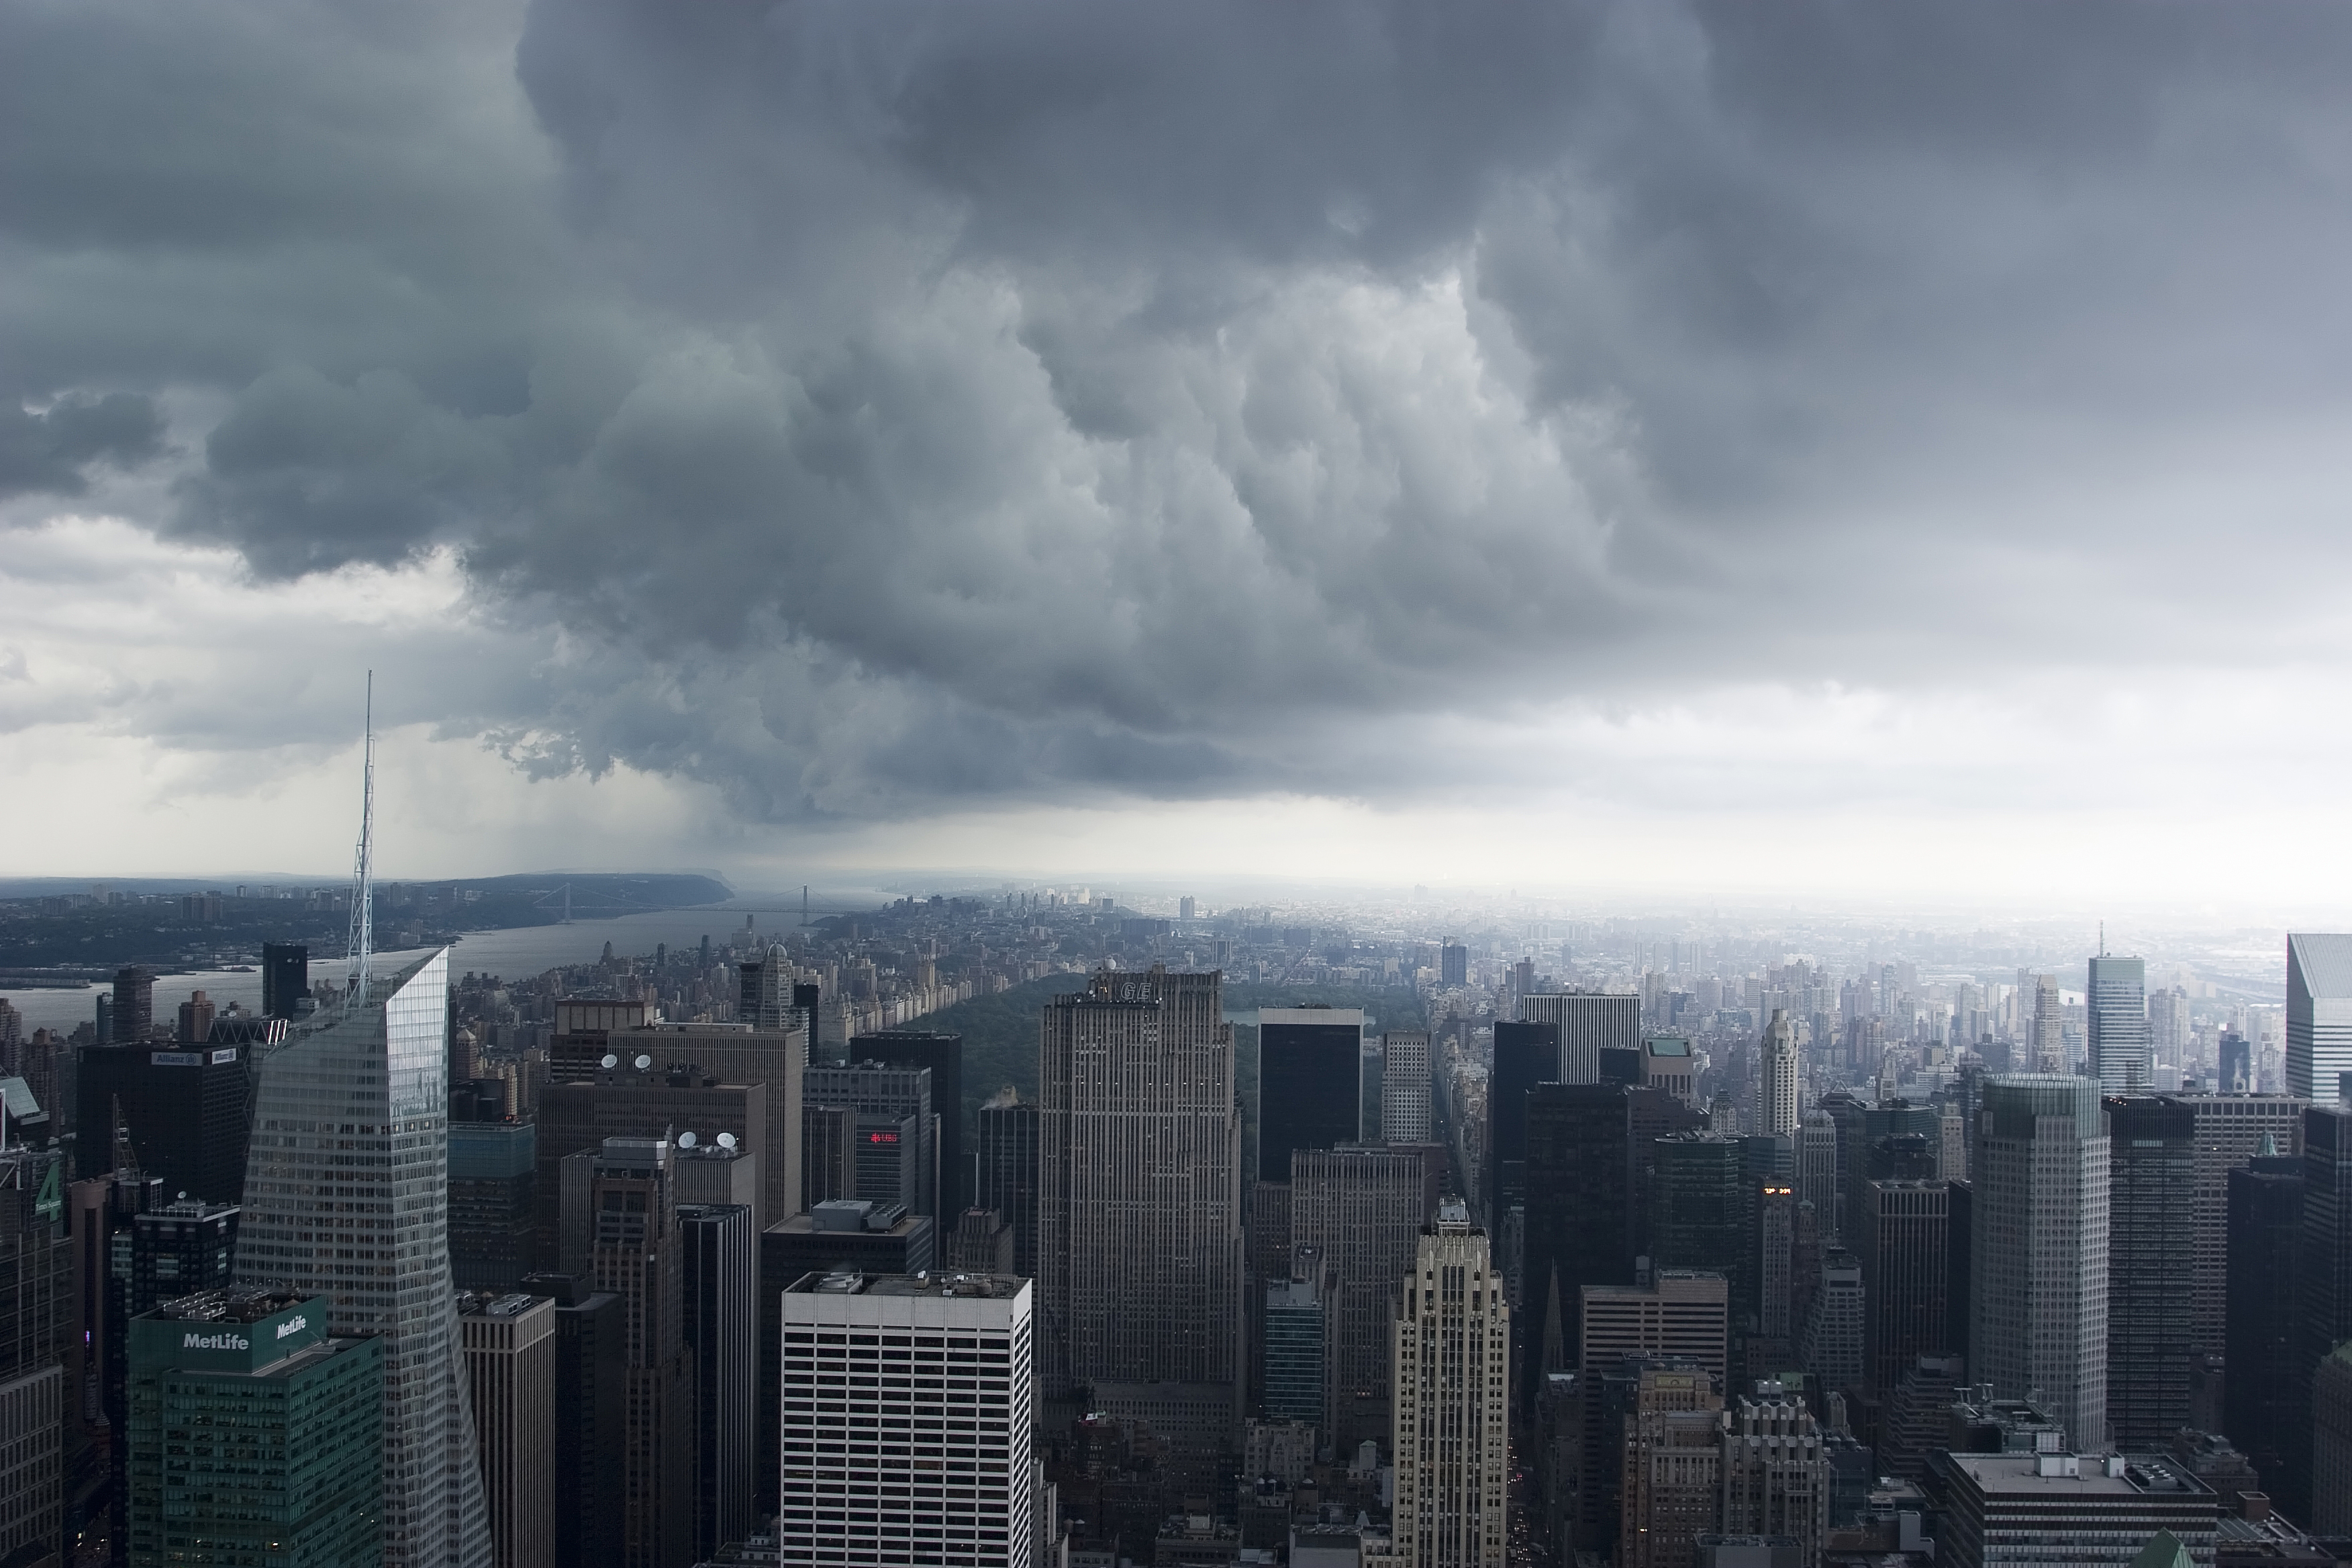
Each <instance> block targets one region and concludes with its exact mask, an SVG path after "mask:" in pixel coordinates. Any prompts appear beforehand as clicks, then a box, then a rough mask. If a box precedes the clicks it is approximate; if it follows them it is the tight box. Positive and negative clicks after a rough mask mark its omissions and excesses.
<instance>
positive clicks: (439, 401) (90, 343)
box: [0, 0, 2352, 820]
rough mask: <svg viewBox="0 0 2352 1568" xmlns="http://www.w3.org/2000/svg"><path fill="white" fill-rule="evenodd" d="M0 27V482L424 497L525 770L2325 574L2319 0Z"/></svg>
mask: <svg viewBox="0 0 2352 1568" xmlns="http://www.w3.org/2000/svg"><path fill="white" fill-rule="evenodd" d="M0 59H5V60H7V61H9V62H12V63H11V64H9V65H7V66H6V67H5V69H6V70H7V71H8V72H9V73H10V79H9V80H8V81H6V82H5V83H0V180H5V187H0V188H4V189H5V193H6V195H5V199H0V266H5V277H6V278H7V279H10V281H8V282H7V283H6V284H5V285H0V334H5V337H4V338H0V379H5V383H6V391H7V393H8V394H9V395H10V401H9V403H8V406H7V412H6V414H5V416H0V490H6V489H15V490H28V489H30V490H45V491H48V492H51V493H54V494H58V495H60V496H71V495H76V494H78V493H79V492H81V491H84V490H86V489H90V488H91V487H92V486H93V485H95V486H97V487H99V489H100V493H103V492H104V488H105V485H106V483H107V481H108V476H110V475H112V474H116V473H119V472H120V471H121V470H124V469H126V468H135V467H136V466H137V465H140V464H142V463H145V464H149V465H150V466H151V468H152V470H153V471H155V472H161V473H163V474H165V475H166V476H168V479H169V486H168V489H167V490H166V491H164V492H163V493H164V494H165V495H166V496H167V498H168V499H167V500H164V501H163V502H161V503H159V504H158V505H157V506H156V507H155V508H154V509H153V510H152V515H149V516H147V518H146V521H149V522H151V523H152V525H153V526H155V527H157V528H159V529H161V530H163V531H168V532H171V533H173V534H176V535H179V536H182V537H186V538H191V539H199V540H205V541H218V542H226V543H227V544H230V545H232V546H234V547H235V548H236V549H237V550H238V551H240V552H242V553H243V554H244V556H245V558H246V559H247V562H248V563H249V564H250V566H251V569H252V570H253V571H254V572H256V573H257V574H263V575H265V576H288V575H296V574H304V573H309V572H315V571H320V570H325V569H331V568H333V567H335V566H338V565H340V564H342V563H348V562H353V561H364V562H377V563H390V562H397V561H399V560H402V559H404V558H405V557H407V556H409V555H411V554H412V553H414V552H417V551H419V550H422V549H425V548H428V547H431V546H435V545H441V544H449V545H455V546H457V547H458V548H459V549H461V550H462V551H463V552H465V556H466V560H467V563H468V570H469V573H470V574H471V577H472V580H473V582H474V584H475V585H476V593H477V602H478V608H479V613H480V614H481V616H484V617H485V618H486V620H488V622H490V623H493V624H495V625H497V626H499V627H502V628H504V629H505V630H508V631H510V632H513V633H516V634H519V635H518V636H517V637H514V638H512V639H509V640H508V641H506V642H502V643H500V644H499V646H502V647H535V648H539V649H541V650H542V652H543V655H544V656H543V657H542V658H540V659H538V660H537V661H536V662H534V663H533V664H532V666H531V667H530V668H529V669H528V670H527V671H525V670H514V671H509V672H503V673H501V675H500V676H499V678H497V679H485V680H481V681H478V682H458V683H455V684H454V685H453V686H452V688H451V689H448V690H446V692H443V693H441V694H440V695H441V697H442V700H443V701H444V704H445V708H446V712H447V713H448V714H449V715H450V716H451V720H452V721H453V722H455V723H458V724H460V725H464V726H468V727H471V728H474V729H477V730H478V731H480V732H483V733H484V734H486V735H488V736H489V737H490V738H491V739H492V740H493V742H494V743H496V744H498V745H499V746H500V747H501V748H503V749H504V750H505V751H506V752H508V754H509V755H510V756H512V757H513V758H514V759H515V760H516V761H517V762H518V763H520V765H522V766H524V767H526V768H529V769H532V770H538V771H549V770H566V769H571V768H575V767H589V768H599V767H603V766H604V765H607V764H609V763H612V762H614V761H624V762H628V763H633V764H635V765H640V766H645V767H649V768H655V769H658V770H664V771H671V772H677V773H683V774H686V775H688V776H693V777H697V778H701V779H706V780H709V781H711V782H714V783H716V784H719V785H720V786H721V787H722V788H723V789H724V790H725V791H726V792H727V795H728V798H729V800H730V802H731V803H732V805H734V807H735V808H736V809H737V810H739V811H740V812H741V813H743V814H744V815H745V816H751V817H755V818H760V819H770V820H774V819H792V818H796V817H805V816H811V815H815V816H875V815H889V814H894V813H902V812H911V811H920V810H923V809H927V808H929V807H930V806H934V805H938V804H939V803H940V802H942V801H950V800H958V799H971V798H1028V797H1036V796H1041V795H1057V794H1066V793H1069V792H1081V793H1092V794H1106V795H1119V794H1131V793H1142V794H1153V795H1226V794H1246V793H1249V792H1251V791H1254V790H1262V789H1291V788H1297V789H1323V788H1346V789H1349V790H1350V791H1353V792H1358V793H1371V794H1378V793H1380V792H1381V790H1383V789H1388V790H1398V791H1411V790H1419V789H1427V788H1435V787H1443V786H1444V785H1445V784H1447V783H1448V782H1450V781H1454V780H1458V779H1460V778H1462V777H1464V776H1465V775H1468V774H1475V773H1479V772H1481V771H1482V769H1483V768H1484V764H1482V763H1478V762H1477V761H1476V760H1475V759H1465V758H1452V759H1444V760H1432V759H1430V758H1427V757H1423V756H1408V755H1406V753H1409V752H1411V749H1412V740H1411V735H1412V727H1413V725H1414V724H1415V723H1417V722H1419V721H1420V719H1421V717H1422V716H1426V715H1433V714H1441V713H1445V712H1449V711H1457V710H1464V709H1465V708H1476V707H1479V706H1481V705H1492V704H1505V705H1507V704H1510V703H1515V702H1523V701H1528V700H1539V699H1546V698H1559V697H1562V696H1580V697H1584V698H1587V699H1590V700H1595V701H1603V702H1605V701H1610V700H1620V699H1623V700H1633V699H1638V698H1640V697H1643V696H1644V695H1654V694H1656V693H1658V692H1661V691H1674V690H1676V689H1688V688H1695V687H1704V686H1706V685H1707V684H1710V683H1719V682H1722V681H1727V680H1736V679H1737V680H1745V679H1790V680H1819V679H1834V680H1842V681H1845V682H1849V683H1880V684H1885V683H1890V682H1891V683H1894V684H1896V685H1901V684H1904V683H1906V682H1920V681H1929V682H1932V681H1937V680H1942V679H1950V678H1951V677H1952V676H1953V673H1954V668H1955V665H1956V663H1957V660H1958V658H1962V657H1965V658H1972V659H1974V658H1983V659H1987V660H1990V661H1993V662H1998V661H2000V659H2003V658H2020V659H2045V660H2056V661H2061V662H2063V661H2068V660H2074V661H2082V662H2091V663H2095V662H2097V661H2100V660H2115V661H2123V662H2131V661H2135V660H2143V659H2157V660H2162V659H2171V658H2179V657H2180V651H2179V646H2178V645H2179V635H2180V634H2179V629H2178V622H2177V621H2176V620H2175V619H2174V618H2172V617H2170V616H2158V615H2151V614H2150V613H2148V611H2149V606H2150V605H2152V604H2160V603H2162V602H2163V599H2164V595H2165V594H2166V593H2167V592H2168V591H2172V590H2177V589H2178V588H2179V585H2180V584H2184V583H2190V582H2193V583H2194V584H2195V585H2196V588H2197V591H2198V593H2199V594H2200V595H2206V596H2207V603H2206V606H2205V611H2204V613H2205V614H2206V615H2208V616H2211V615H2212V614H2213V610H2212V604H2211V598H2212V596H2214V595H2219V596H2220V597H2221V601H2222V604H2223V605H2224V611H2223V615H2222V617H2221V618H2223V619H2225V620H2226V619H2229V618H2230V612H2229V611H2228V608H2227V606H2228V605H2229V604H2230V603H2231V600H2232V598H2233V597H2234V598H2235V599H2237V600H2242V602H2243V609H2242V622H2243V625H2244V627H2245V631H2246V636H2245V638H2244V639H2243V643H2242V646H2244V647H2258V646H2263V645H2265V644H2266V642H2267V640H2269V639H2271V638H2275V637H2291V636H2292V635H2293V633H2292V629H2291V628H2293V627H2294V626H2297V625H2300V624H2301V620H2302V619H2312V618H2316V617H2320V616H2325V615H2326V614H2327V613H2329V612H2331V611H2332V609H2333V607H2334V604H2335V600H2334V598H2333V597H2332V595H2334V593H2335V590H2334V589H2333V587H2332V586H2331V585H2330V584H2331V583H2332V581H2333V580H2334V574H2333V573H2331V572H2315V573H2311V574H2304V575H2301V576H2299V577H2298V578H2296V579H2295V580H2294V581H2291V582H2274V581H2273V580H2272V579H2273V576H2274V575H2275V573H2274V570H2273V563H2274V561H2275V559H2276V554H2277V552H2280V551H2282V550H2285V549H2294V550H2298V551H2302V552H2307V553H2309V554H2310V555H2312V556H2314V557H2315V558H2317V559H2324V560H2326V561H2328V562H2331V563H2336V569H2337V570H2338V571H2340V563H2341V554H2340V552H2341V550H2342V546H2341V545H2340V544H2339V543H2337V542H2336V541H2337V539H2338V538H2339V537H2340V536H2341V529H2340V521H2341V519H2340V515H2339V509H2338V507H2337V504H2336V501H2335V500H2334V499H2333V498H2334V497H2335V496H2336V495H2338V494H2340V493H2341V490H2340V488H2339V487H2340V485H2341V482H2342V480H2343V479H2346V478H2347V475H2346V474H2345V472H2344V467H2345V462H2344V459H2343V458H2342V457H2341V456H2340V455H2338V449H2339V448H2344V447H2352V443H2346V442H2344V441H2343V440H2342V438H2341V434H2340V426H2341V420H2342V414H2343V411H2344V408H2345V404H2346V394H2347V390H2352V389H2347V368H2346V367H2347V365H2352V355H2347V353H2346V350H2347V348H2352V343H2347V336H2352V310H2347V308H2346V306H2345V304H2344V302H2343V300H2342V289H2341V287H2340V279H2341V278H2342V276H2343V275H2344V273H2345V266H2344V264H2345V262H2346V260H2347V251H2352V246H2347V222H2352V217H2347V215H2352V205H2347V200H2346V197H2347V195H2352V193H2347V190H2346V189H2345V184H2346V180H2347V173H2346V172H2347V170H2352V156H2347V154H2352V145H2348V144H2347V143H2352V110H2347V108H2346V107H2345V106H2344V104H2343V102H2342V101H2341V93H2340V89H2339V83H2340V81H2341V79H2342V75H2343V70H2344V68H2345V67H2346V66H2347V65H2352V16H2347V14H2345V13H2343V12H2342V11H2341V10H2340V9H2337V8H2329V7H2308V8H2298V7H2293V6H2275V7H2264V8H2261V9H2259V10H2257V11H2252V12H2231V13H2227V14H2224V13H2222V12H2220V11H2218V10H2213V9H2210V8H2207V9H2199V8H2189V7H2180V8H2157V7H2148V6H2128V7H2114V8H2105V7H2098V6H2080V7H2064V8H2053V7H2045V6H2039V5H2021V6H2014V7H2011V6H1992V7H1986V6H1979V5H1941V6H1935V5H1930V6H1910V7H1903V8H1899V9H1888V8H1885V7H1874V6H1867V5H1811V6H1802V5H1800V6H1780V7H1773V8H1771V9H1770V10H1769V11H1763V10H1759V9H1757V8H1753V7H1745V6H1738V5H1724V6H1720V7H1716V6H1699V7H1696V8H1681V7H1675V6H1671V5H1654V4H1628V5H1618V6H1609V5H1592V6H1573V5H1559V6H1547V7H1532V6H1510V5H1494V6H1476V5H1472V6H1461V7H1454V6H1448V7H1430V6H1424V5H1409V4H1397V5H1390V6H1385V7H1383V6H1363V5H1328V6H1327V5H1285V6H1278V7H1275V6H1247V5H1231V6H1204V7H1193V6H1187V7H1100V6H1088V5H992V6H986V7H975V6H962V5H938V6H914V5H906V6H891V7H874V6H866V5H726V4H714V5H695V6H677V5H656V4H650V3H645V4H618V3H609V0H608V3H595V0H576V3H568V4H554V3H547V4H540V5H534V6H532V7H530V9H529V10H528V12H526V13H521V14H510V13H507V12H504V11H501V10H500V9H499V8H498V7H495V6H484V5H445V6H441V7H432V6H420V7H403V8H398V10H397V14H396V15H395V14H391V8H385V10H384V12H383V13H379V11H378V10H377V9H375V8H356V7H346V6H335V5H320V6H317V7H315V8H312V9H309V10H299V9H289V8H287V7H282V6H274V5H273V6H268V7H260V6H251V7H248V6H243V5H235V4H228V3H226V0H224V3H216V4H199V5H187V6H180V7H173V8H170V9H168V10H164V11H156V10H153V9H152V8H147V7H138V6H131V5H112V6H110V5H64V4H27V5H21V6H16V7H13V8H11V9H10V10H9V11H7V12H6V13H5V15H0ZM175 400H176V401H175ZM166 406H180V407H189V408H199V409H203V410H206V411H208V412H206V413H205V415H204V416H203V417H202V418H201V419H200V420H199V421H198V422H197V424H198V426H200V427H194V428H190V429H188V430H187V431H185V436H186V440H185V441H184V443H182V444H179V445H174V444H173V442H171V441H169V440H167V439H166V438H165V437H164V435H163V413H162V412H161V410H162V409H163V408H164V407H166ZM2217 507H2220V508H2223V509H2226V512H2227V515H2226V526H2227V528H2228V529H2229V530H2230V531H2231V536H2232V537H2233V539H2234V540H2235V541H2237V542H2238V546H2239V547H2238V548H2234V549H2231V550H2230V551H2227V552H2221V553H2220V554H2218V555H2216V554H2214V553H2212V552H2210V549H2209V546H2210V541H2211V538H2212V531H2213V530H2214V528H2215V526H2216V518H2215V509H2216V508H2217ZM2257 593H2259V594H2260V595H2262V598H2261V599H2260V600H2259V601H2257V600H2256V599H2255V598H2254V595H2256V594H2257ZM2298 617H2301V619H2299V618H2298ZM551 638H553V639H554V641H553V642H552V643H551V641H550V639H551ZM1956 641H1962V642H1965V644H1966V645H1967V646H1966V647H1965V651H1964V652H1963V653H1961V654H1956V653H1955V652H1954V646H1955V643H1956ZM551 647H552V648H553V649H554V650H555V651H552V652H548V651H545V650H548V649H550V648H551ZM1494 771H1497V772H1507V771H1508V770H1507V768H1501V769H1496V770H1494Z"/></svg>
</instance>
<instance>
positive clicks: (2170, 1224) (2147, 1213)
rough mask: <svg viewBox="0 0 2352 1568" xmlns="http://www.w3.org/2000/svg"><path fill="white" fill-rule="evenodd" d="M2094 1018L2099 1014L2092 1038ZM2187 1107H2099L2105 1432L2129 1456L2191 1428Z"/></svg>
mask: <svg viewBox="0 0 2352 1568" xmlns="http://www.w3.org/2000/svg"><path fill="white" fill-rule="evenodd" d="M2093 962H2096V960H2094V961H2093ZM2097 1016H2098V1015H2097V1012H2096V1011H2095V1010H2094V1011H2093V1014H2092V1017H2093V1019H2094V1021H2095V1020H2096V1018H2097ZM2095 1027H2096V1024H2095V1022H2094V1028H2095ZM2093 1038H2094V1039H2096V1035H2095V1034H2094V1036H2093ZM2198 1098H2200V1099H2201V1098H2203V1097H2202V1096H2200V1097H2198ZM2190 1104H2191V1102H2190V1101H2187V1100H2180V1099H2176V1098H2174V1097H2171V1096H2168V1095H2115V1096H2110V1097H2109V1098H2108V1099H2107V1100H2106V1101H2105V1110H2106V1114H2107V1131H2108V1136H2109V1138H2110V1140H2111V1144H2112V1151H2113V1152H2112V1153H2111V1155H2110V1157H2109V1163H2108V1179H2107V1192H2108V1199H2107V1237H2108V1240H2107V1430H2108V1433H2109V1435H2110V1436H2112V1437H2113V1438H2114V1440H2115V1442H2116V1447H2119V1448H2121V1449H2122V1450H2123V1451H2125V1452H2126V1453H2138V1452H2142V1451H2152V1450H2155V1449H2157V1448H2159V1447H2162V1446H2163V1445H2164V1444H2165V1443H2168V1442H2169V1441H2170V1440H2171V1437H2172V1434H2173V1433H2174V1432H2176V1431H2178V1430H2179V1429H2180V1428H2181V1427H2183V1426H2189V1425H2190V1422H2189V1373H2190V1370H2191V1368H2192V1367H2193V1366H2194V1365H2195V1364H2196V1362H2195V1360H2194V1358H2195V1356H2196V1354H2197V1351H2198V1346H2197V1343H2196V1336H2197V1324H2196V1322H2195V1320H2194V1316H2193V1314H2192V1313H2191V1312H2190V1311H2189V1310H2184V1309H2186V1308H2187V1307H2188V1306H2189V1302H2187V1301H2184V1300H2182V1296H2183V1291H2182V1290H2181V1284H2182V1276H2183V1274H2184V1273H2186V1272H2187V1270H2186V1269H2185V1268H2184V1267H2183V1265H2184V1263H2187V1262H2189V1261H2190V1260H2192V1259H2193V1258H2195V1256H2196V1250H2197V1203H2196V1199H2197V1196H2198V1190H2197V1189H2198V1182H2197V1169H2196V1165H2197V1152H2196V1143H2197V1117H2196V1113H2195V1112H2194V1111H2193V1110H2191V1109H2190ZM2213 1348H2214V1349H2216V1350H2218V1349H2220V1348H2221V1347H2220V1346H2218V1345H2217V1346H2215V1347H2213Z"/></svg>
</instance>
